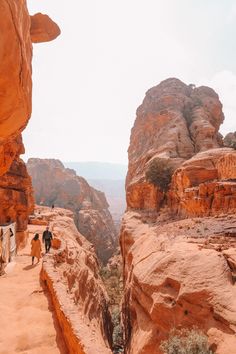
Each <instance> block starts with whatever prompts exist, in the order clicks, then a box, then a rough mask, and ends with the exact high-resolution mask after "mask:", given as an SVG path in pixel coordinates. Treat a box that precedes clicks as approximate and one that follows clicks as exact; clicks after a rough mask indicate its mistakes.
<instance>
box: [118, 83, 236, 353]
mask: <svg viewBox="0 0 236 354" xmlns="http://www.w3.org/2000/svg"><path fill="white" fill-rule="evenodd" d="M223 119H224V115H223V112H222V105H221V103H220V101H219V98H218V95H217V94H216V93H215V92H214V91H213V90H212V89H210V88H208V87H199V88H196V87H195V86H194V85H185V84H184V83H182V82H181V81H180V80H178V79H168V80H165V81H163V82H162V83H160V84H159V85H158V86H156V87H154V88H152V89H151V90H149V91H148V92H147V94H146V97H145V99H144V101H143V104H142V105H141V106H140V107H139V108H138V110H137V117H136V121H135V124H134V127H133V129H132V132H131V139H130V147H129V170H128V175H127V179H126V198H127V211H126V213H125V215H124V218H123V223H122V228H121V235H120V244H121V250H122V255H123V270H124V284H125V288H124V301H123V322H124V329H125V346H126V351H127V353H132V354H134V353H135V354H139V353H140V354H141V353H145V354H151V353H157V354H159V353H160V354H161V353H162V352H161V349H160V343H161V341H162V340H164V339H166V338H168V336H169V334H170V331H171V330H172V329H173V328H177V329H180V328H183V327H186V328H191V327H192V326H196V327H198V328H199V329H201V330H203V331H204V332H205V333H206V334H207V335H208V337H209V342H210V344H211V348H212V349H214V350H215V352H216V353H218V354H223V353H226V352H227V351H228V352H232V353H234V349H235V348H236V339H235V338H236V337H235V334H236V321H235V318H236V316H235V314H236V302H235V295H236V288H235V277H236V273H235V271H236V268H235V260H236V259H235V252H236V217H235V211H236V194H235V191H236V165H235V162H236V152H235V151H234V149H232V148H225V147H223V142H222V137H221V136H220V134H219V127H220V124H221V123H222V122H223ZM167 174H168V176H166V175H167ZM230 350H231V351H230Z"/></svg>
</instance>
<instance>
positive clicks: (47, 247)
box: [43, 226, 52, 253]
mask: <svg viewBox="0 0 236 354" xmlns="http://www.w3.org/2000/svg"><path fill="white" fill-rule="evenodd" d="M51 241H52V233H51V231H49V227H48V226H47V227H46V230H45V231H44V232H43V243H44V242H45V250H46V253H48V252H49V250H50V248H51Z"/></svg>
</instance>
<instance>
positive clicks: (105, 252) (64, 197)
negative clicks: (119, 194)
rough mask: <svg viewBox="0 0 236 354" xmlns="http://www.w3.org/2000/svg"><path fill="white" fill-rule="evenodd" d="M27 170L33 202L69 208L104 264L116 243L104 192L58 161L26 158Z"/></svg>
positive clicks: (115, 235) (114, 230) (115, 234)
mask: <svg viewBox="0 0 236 354" xmlns="http://www.w3.org/2000/svg"><path fill="white" fill-rule="evenodd" d="M27 169H28V171H29V174H30V175H31V177H32V182H33V187H34V191H35V199H36V202H37V204H42V205H48V206H52V204H54V205H55V206H58V207H63V208H67V209H70V210H72V211H73V213H74V220H75V224H76V226H77V228H78V230H79V231H80V232H81V233H82V234H83V235H84V236H85V237H86V238H87V239H88V240H89V241H90V242H92V243H93V244H94V247H95V250H96V252H97V255H98V257H99V259H100V260H101V261H102V262H104V263H106V262H107V260H108V259H109V258H110V257H111V256H112V254H113V253H114V251H115V248H116V246H117V232H116V229H115V225H114V222H113V220H112V217H111V214H110V212H109V210H108V207H109V206H108V203H107V201H106V197H105V195H104V193H102V192H100V191H97V190H96V189H94V188H92V187H91V186H90V185H89V184H88V183H87V181H86V180H85V179H84V178H82V177H79V176H77V175H76V173H75V171H74V170H71V169H68V168H65V167H64V166H63V164H62V163H61V162H60V161H59V160H53V159H29V161H28V162H27Z"/></svg>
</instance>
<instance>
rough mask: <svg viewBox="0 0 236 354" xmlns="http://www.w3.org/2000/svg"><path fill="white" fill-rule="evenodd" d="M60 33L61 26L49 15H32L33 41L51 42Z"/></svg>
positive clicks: (31, 31) (31, 34)
mask: <svg viewBox="0 0 236 354" xmlns="http://www.w3.org/2000/svg"><path fill="white" fill-rule="evenodd" d="M60 33H61V31H60V28H59V27H58V25H57V24H56V23H55V22H53V21H52V20H51V19H50V17H49V16H47V15H43V14H41V13H38V14H35V15H34V16H31V25H30V37H31V41H32V42H33V43H41V42H50V41H51V40H53V39H55V38H57V37H58V36H59V35H60Z"/></svg>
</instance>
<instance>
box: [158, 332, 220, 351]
mask: <svg viewBox="0 0 236 354" xmlns="http://www.w3.org/2000/svg"><path fill="white" fill-rule="evenodd" d="M160 348H161V350H162V351H163V353H165V354H213V352H212V351H211V350H210V349H209V346H208V344H207V336H206V335H205V334H204V333H203V332H201V331H199V330H198V329H191V330H187V329H183V330H181V331H176V330H175V331H172V332H171V333H170V337H169V339H168V340H166V341H163V342H162V343H161V345H160Z"/></svg>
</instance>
